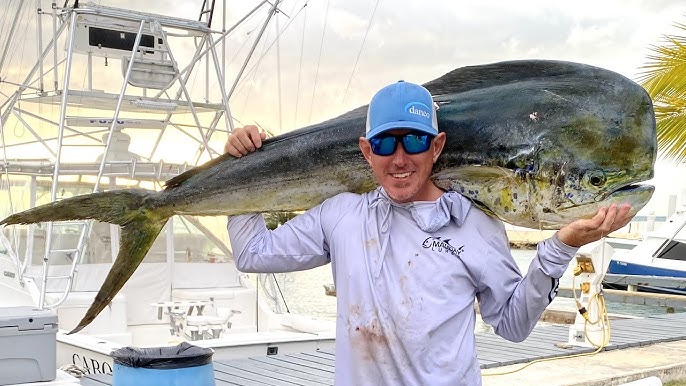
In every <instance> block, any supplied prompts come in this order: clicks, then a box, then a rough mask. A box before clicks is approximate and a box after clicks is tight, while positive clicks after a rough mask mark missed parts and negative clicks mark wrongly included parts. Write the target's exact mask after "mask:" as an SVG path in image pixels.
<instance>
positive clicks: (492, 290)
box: [479, 205, 631, 341]
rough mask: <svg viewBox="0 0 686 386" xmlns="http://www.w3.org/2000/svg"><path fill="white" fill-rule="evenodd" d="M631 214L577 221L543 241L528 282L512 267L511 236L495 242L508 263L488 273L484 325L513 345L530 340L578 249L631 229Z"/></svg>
mask: <svg viewBox="0 0 686 386" xmlns="http://www.w3.org/2000/svg"><path fill="white" fill-rule="evenodd" d="M630 209H631V207H630V206H629V205H621V206H619V207H618V206H616V205H612V206H610V207H609V208H601V209H600V210H598V213H597V214H596V216H594V217H593V218H592V219H584V220H577V221H574V222H573V223H571V224H569V225H567V226H565V227H563V228H562V229H560V230H559V231H558V232H557V233H556V234H555V235H554V236H553V237H551V238H549V239H546V240H543V241H541V242H540V243H539V244H538V247H537V253H536V257H535V258H534V259H533V260H532V261H531V264H530V265H529V269H528V271H527V273H526V275H525V276H524V277H523V278H522V277H521V276H519V273H518V272H516V270H514V269H512V267H511V264H508V263H511V257H509V256H510V252H509V247H508V245H507V236H506V235H502V237H496V238H494V240H493V243H492V246H493V250H494V253H495V254H498V255H500V256H501V257H500V258H501V259H502V263H501V264H497V265H496V266H493V267H491V268H489V269H487V270H486V271H485V272H484V277H483V281H482V283H483V288H481V291H480V293H479V303H480V306H481V315H482V318H483V319H484V321H485V322H487V323H489V324H491V325H492V326H493V327H494V328H495V331H496V333H497V334H498V335H501V336H502V337H504V338H506V339H508V340H512V341H521V340H524V339H526V337H527V336H528V335H529V334H530V333H531V331H532V330H533V328H534V326H535V325H536V323H537V322H538V320H539V318H540V315H541V314H542V313H543V311H544V310H545V308H546V307H547V306H548V305H549V304H550V302H551V301H552V300H553V299H554V297H555V295H556V294H557V286H558V281H559V278H560V277H562V275H563V274H564V272H565V270H566V269H567V266H568V265H569V262H570V261H571V260H572V259H573V258H574V255H575V253H576V251H577V249H578V247H580V246H582V245H585V244H588V243H590V242H593V241H597V240H600V238H601V237H604V236H606V235H607V234H609V233H611V232H613V231H615V230H617V229H619V228H621V227H623V226H625V225H626V224H628V222H629V221H630V220H631V216H629V214H628V213H629V210H630ZM502 233H503V234H504V230H503V232H502Z"/></svg>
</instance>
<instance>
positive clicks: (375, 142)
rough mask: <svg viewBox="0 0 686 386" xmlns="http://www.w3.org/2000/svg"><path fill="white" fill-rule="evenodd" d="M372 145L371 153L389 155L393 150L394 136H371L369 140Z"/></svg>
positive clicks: (394, 145) (394, 144)
mask: <svg viewBox="0 0 686 386" xmlns="http://www.w3.org/2000/svg"><path fill="white" fill-rule="evenodd" d="M369 143H370V144H371V145H372V153H374V154H376V155H391V154H393V152H394V151H395V147H396V139H395V137H381V138H372V139H370V140H369Z"/></svg>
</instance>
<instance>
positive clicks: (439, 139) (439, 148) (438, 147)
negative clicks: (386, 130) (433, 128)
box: [370, 132, 445, 163]
mask: <svg viewBox="0 0 686 386" xmlns="http://www.w3.org/2000/svg"><path fill="white" fill-rule="evenodd" d="M443 146H445V132H440V133H438V135H436V136H435V137H434V140H433V150H432V151H433V153H434V154H433V159H434V163H436V161H437V160H438V156H440V155H441V152H443ZM370 150H371V148H370Z"/></svg>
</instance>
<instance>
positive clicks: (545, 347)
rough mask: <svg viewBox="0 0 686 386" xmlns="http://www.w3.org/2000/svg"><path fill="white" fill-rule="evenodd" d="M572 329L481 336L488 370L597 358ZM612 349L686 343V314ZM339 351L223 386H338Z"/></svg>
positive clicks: (641, 325) (224, 375)
mask: <svg viewBox="0 0 686 386" xmlns="http://www.w3.org/2000/svg"><path fill="white" fill-rule="evenodd" d="M568 334H569V327H568V326H559V325H552V326H538V327H536V328H535V329H534V331H533V332H532V334H531V335H530V336H529V337H528V338H527V339H526V340H525V341H523V342H521V343H513V342H509V341H506V340H504V339H502V338H500V337H499V336H497V335H494V334H478V335H477V336H476V346H477V350H478V358H479V363H480V364H481V368H482V369H489V368H496V367H501V366H507V365H511V364H517V363H526V362H530V361H533V360H536V359H543V358H551V357H563V356H568V355H571V354H580V353H585V352H593V351H595V349H592V348H583V347H571V348H565V343H566V342H567V340H568ZM611 335H612V337H611V339H610V342H611V345H610V346H608V347H606V348H604V350H605V351H609V350H622V349H626V348H630V347H638V346H645V345H651V344H656V343H662V342H669V341H676V340H686V313H676V314H666V315H660V316H652V317H646V318H636V319H619V320H612V321H611ZM334 366H335V354H334V352H333V351H315V352H303V353H299V354H282V355H273V356H264V357H254V358H245V359H229V360H222V359H220V358H216V359H215V360H214V374H215V378H216V385H217V386H224V385H241V386H250V385H308V386H309V385H313V386H314V385H333V377H334ZM81 384H82V385H84V386H103V385H111V384H112V376H111V375H109V374H98V375H88V376H86V377H85V378H82V379H81Z"/></svg>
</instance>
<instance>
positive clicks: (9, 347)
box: [0, 307, 57, 385]
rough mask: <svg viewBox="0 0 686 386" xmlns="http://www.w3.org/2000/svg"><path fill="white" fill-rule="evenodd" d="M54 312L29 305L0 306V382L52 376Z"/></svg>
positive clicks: (25, 381) (48, 379) (54, 372)
mask: <svg viewBox="0 0 686 386" xmlns="http://www.w3.org/2000/svg"><path fill="white" fill-rule="evenodd" d="M56 335H57V315H55V314H53V313H51V312H50V311H45V310H38V309H34V308H33V307H0V385H11V384H15V383H28V382H44V381H53V380H55V378H56V373H57V368H56V367H57V366H56V363H55V362H56V360H55V356H56V347H55V346H56V344H57V340H56Z"/></svg>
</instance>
